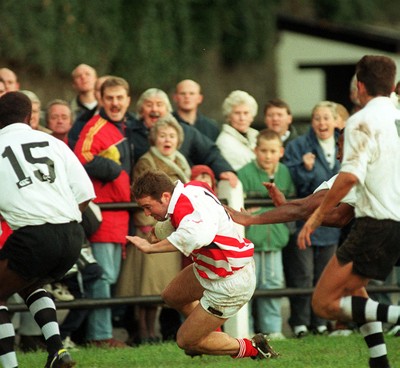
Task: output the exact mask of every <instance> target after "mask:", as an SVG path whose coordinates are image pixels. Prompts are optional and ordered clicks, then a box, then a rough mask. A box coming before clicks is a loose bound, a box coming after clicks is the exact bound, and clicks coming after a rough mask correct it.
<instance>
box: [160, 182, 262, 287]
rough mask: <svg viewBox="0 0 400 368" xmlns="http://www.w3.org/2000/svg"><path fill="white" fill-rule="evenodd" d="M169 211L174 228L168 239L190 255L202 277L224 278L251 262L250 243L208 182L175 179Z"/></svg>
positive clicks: (251, 244) (252, 247)
mask: <svg viewBox="0 0 400 368" xmlns="http://www.w3.org/2000/svg"><path fill="white" fill-rule="evenodd" d="M168 214H169V215H170V216H171V222H172V225H173V226H174V227H175V228H176V231H175V232H173V233H172V234H171V235H170V236H168V237H167V239H168V240H169V242H170V243H172V244H173V245H174V246H175V247H176V248H177V249H179V250H180V251H181V252H182V253H183V254H184V255H185V256H189V255H191V256H192V259H193V262H194V265H195V268H196V270H197V272H198V274H199V275H200V276H201V277H203V278H206V279H219V278H223V277H227V276H230V275H232V274H233V273H234V272H235V271H237V270H239V269H241V268H242V267H244V266H245V265H246V264H247V263H249V262H251V261H252V257H253V253H254V245H253V243H252V242H251V241H249V240H247V239H245V238H242V237H241V236H240V234H239V232H238V231H237V228H236V225H235V224H234V222H233V221H232V219H231V217H230V216H229V215H228V213H227V212H226V211H225V208H224V207H223V206H222V204H221V203H220V201H219V200H218V198H217V197H216V196H215V194H214V193H213V192H212V191H211V188H210V187H209V186H208V185H206V184H204V183H202V182H198V181H192V182H189V183H187V184H182V183H181V182H180V181H178V182H177V184H176V186H175V190H174V192H173V194H172V198H171V201H170V204H169V207H168Z"/></svg>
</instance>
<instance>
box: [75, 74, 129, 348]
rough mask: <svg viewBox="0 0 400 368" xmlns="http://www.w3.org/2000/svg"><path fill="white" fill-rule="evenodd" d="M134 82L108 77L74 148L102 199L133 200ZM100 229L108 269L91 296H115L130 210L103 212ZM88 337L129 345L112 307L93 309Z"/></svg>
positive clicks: (94, 239)
mask: <svg viewBox="0 0 400 368" xmlns="http://www.w3.org/2000/svg"><path fill="white" fill-rule="evenodd" d="M129 93H130V91H129V85H128V83H127V82H126V81H125V80H124V79H122V78H118V77H110V78H108V79H107V80H106V81H105V82H104V83H103V84H102V87H101V102H102V106H103V107H102V109H101V110H100V113H99V114H98V115H95V116H94V117H93V118H92V119H91V120H89V121H88V122H87V124H86V125H85V126H84V128H83V129H82V131H81V133H80V136H79V139H78V141H77V143H76V146H75V149H74V152H75V154H76V155H77V156H78V158H79V160H80V162H81V163H82V164H83V165H84V167H85V169H86V171H87V173H88V174H89V176H90V178H91V179H92V182H93V186H94V188H95V192H96V202H107V203H113V202H114V203H115V202H130V200H131V196H130V172H131V153H130V147H129V144H128V142H127V140H126V138H125V123H126V117H125V116H126V112H127V109H128V107H129V104H130V96H129ZM102 216H103V221H102V223H101V225H100V228H99V229H98V230H97V231H96V232H95V233H94V234H93V235H92V236H91V237H90V239H89V240H90V242H91V245H92V249H93V255H94V257H95V258H96V260H97V262H98V263H99V265H100V266H101V267H102V268H103V270H104V272H103V276H102V277H101V279H99V280H97V281H96V282H94V283H93V285H92V287H91V288H90V290H88V296H89V297H91V298H110V297H111V285H112V284H114V283H115V282H116V280H117V277H118V274H119V270H120V264H121V253H122V247H123V246H124V244H125V242H126V239H125V236H126V235H127V234H128V222H129V213H128V211H102ZM88 320H89V321H88V330H87V336H86V337H87V339H88V340H89V341H90V342H91V343H93V344H94V345H97V346H110V347H126V345H125V344H124V343H122V342H121V341H118V340H115V339H114V338H113V335H112V316H111V309H110V308H100V309H95V310H93V311H92V312H91V313H90V314H89V317H88Z"/></svg>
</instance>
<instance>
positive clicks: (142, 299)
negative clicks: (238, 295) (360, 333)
mask: <svg viewBox="0 0 400 368" xmlns="http://www.w3.org/2000/svg"><path fill="white" fill-rule="evenodd" d="M313 291H314V289H313V288H309V289H292V288H287V289H274V290H256V291H255V293H254V295H253V298H258V297H264V296H267V297H290V296H300V295H311V294H312V293H313ZM367 291H368V293H370V294H372V293H400V288H399V287H397V286H369V287H367ZM161 303H163V300H162V299H161V296H160V295H149V296H132V297H121V298H110V299H75V300H72V301H70V302H59V301H56V302H55V304H56V308H57V309H95V308H106V307H115V306H119V305H129V304H161ZM8 310H9V311H10V312H24V311H27V310H28V308H27V307H26V305H25V304H16V303H10V304H8Z"/></svg>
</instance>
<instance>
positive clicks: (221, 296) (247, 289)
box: [193, 260, 256, 318]
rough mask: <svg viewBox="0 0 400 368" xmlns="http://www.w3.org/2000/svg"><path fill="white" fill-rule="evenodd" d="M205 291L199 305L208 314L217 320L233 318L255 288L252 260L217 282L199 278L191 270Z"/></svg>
mask: <svg viewBox="0 0 400 368" xmlns="http://www.w3.org/2000/svg"><path fill="white" fill-rule="evenodd" d="M193 271H194V273H195V275H196V277H197V279H198V280H199V282H200V284H201V285H202V286H203V287H204V289H205V291H204V293H203V297H202V298H201V299H200V304H201V306H202V307H203V308H204V310H206V311H207V312H209V313H210V314H212V315H214V316H216V317H219V318H230V317H233V316H234V315H235V314H236V313H237V312H238V311H239V310H240V308H242V307H243V306H244V305H245V304H246V303H247V302H248V301H249V300H250V299H251V297H252V296H253V294H254V290H255V288H256V274H255V266H254V260H252V261H251V262H249V263H248V264H247V265H246V266H244V267H243V268H242V269H240V270H239V271H236V272H235V273H234V274H233V275H231V276H229V277H225V278H221V279H219V280H208V279H204V278H202V277H200V276H199V275H198V273H197V272H196V270H195V269H193Z"/></svg>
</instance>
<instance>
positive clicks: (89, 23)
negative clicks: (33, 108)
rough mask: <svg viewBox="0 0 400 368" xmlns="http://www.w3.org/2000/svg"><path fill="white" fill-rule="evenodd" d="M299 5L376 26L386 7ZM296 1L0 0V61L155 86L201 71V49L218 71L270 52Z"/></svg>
mask: <svg viewBox="0 0 400 368" xmlns="http://www.w3.org/2000/svg"><path fill="white" fill-rule="evenodd" d="M301 3H302V4H307V6H308V7H312V10H313V13H314V15H315V17H316V18H318V19H326V20H331V21H342V22H349V23H354V22H361V21H366V20H369V19H372V20H374V19H375V20H381V21H382V20H384V19H386V18H385V15H384V10H385V8H387V9H391V8H392V9H393V10H394V8H393V6H394V5H393V4H392V2H391V1H389V0H353V1H348V0H308V1H306V2H301ZM382 3H385V4H386V5H385V6H384V7H382V6H380V5H381V4H382ZM288 4H289V6H287V5H288ZM296 4H297V5H296ZM298 4H299V2H298V1H295V0H286V1H285V0H167V1H166V0H143V1H139V0H138V1H136V0H135V1H132V0H86V1H82V0H18V1H14V0H2V1H1V2H0V24H1V26H0V40H1V42H0V59H1V60H3V63H4V62H5V63H6V65H7V66H10V67H12V68H13V67H15V68H18V69H21V68H24V69H25V70H27V71H34V72H35V73H37V74H39V75H42V76H51V75H54V74H56V75H60V76H68V75H69V74H70V73H71V71H72V69H73V68H74V67H75V66H76V65H78V64H80V63H82V62H84V63H87V64H90V65H92V66H94V67H95V68H96V69H97V70H98V72H99V74H104V73H107V74H109V73H112V74H118V75H121V76H123V77H125V78H127V79H128V81H131V82H134V85H135V86H136V88H147V87H149V86H155V85H157V86H158V87H161V88H163V87H165V86H167V85H171V83H175V82H176V80H177V79H178V78H180V77H182V76H185V75H187V74H188V73H189V72H190V71H191V70H194V69H195V68H197V69H198V68H199V67H201V65H202V63H203V62H204V56H203V55H204V50H213V51H215V52H216V55H217V56H218V60H217V61H218V62H220V63H221V64H222V65H224V66H226V67H233V66H236V65H238V64H241V63H248V62H257V61H262V60H263V59H265V58H266V57H268V56H269V55H270V51H271V50H272V45H273V40H274V39H275V37H274V36H275V14H276V12H277V10H279V9H280V8H281V9H282V8H285V5H286V8H289V9H290V8H293V9H295V8H297V9H299V5H298ZM391 4H392V5H391ZM389 13H390V14H393V11H392V12H391V11H390V10H389ZM390 14H389V15H387V16H388V17H390ZM294 15H297V14H294Z"/></svg>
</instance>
